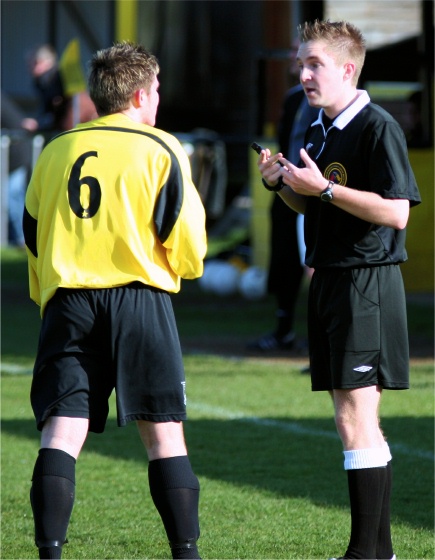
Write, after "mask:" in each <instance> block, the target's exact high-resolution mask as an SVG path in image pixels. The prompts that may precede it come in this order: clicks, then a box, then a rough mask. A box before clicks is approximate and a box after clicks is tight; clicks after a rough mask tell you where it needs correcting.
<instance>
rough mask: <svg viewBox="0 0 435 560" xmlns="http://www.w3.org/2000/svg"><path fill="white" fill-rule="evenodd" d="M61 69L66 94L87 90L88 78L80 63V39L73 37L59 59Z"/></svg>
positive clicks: (70, 94)
mask: <svg viewBox="0 0 435 560" xmlns="http://www.w3.org/2000/svg"><path fill="white" fill-rule="evenodd" d="M59 71H60V76H61V78H62V84H63V87H64V90H65V94H66V95H68V96H73V95H76V94H77V93H80V92H82V91H86V79H85V76H84V74H83V70H82V66H81V63H80V43H79V40H78V39H72V40H71V41H70V42H69V43H68V45H67V46H66V48H65V50H64V51H63V53H62V56H61V58H60V61H59Z"/></svg>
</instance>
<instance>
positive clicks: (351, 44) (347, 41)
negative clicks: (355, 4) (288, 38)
mask: <svg viewBox="0 0 435 560" xmlns="http://www.w3.org/2000/svg"><path fill="white" fill-rule="evenodd" d="M298 33H299V39H300V41H301V43H307V42H308V41H323V42H324V43H326V45H327V48H326V51H327V52H330V53H332V54H334V55H335V56H336V59H337V62H338V63H339V64H344V63H345V62H346V61H347V60H349V59H350V60H352V62H354V63H355V76H354V78H353V82H354V84H356V83H357V82H358V79H359V77H360V74H361V70H362V68H363V66H364V60H365V56H366V42H365V39H364V36H363V34H362V33H361V31H360V30H359V29H358V28H357V27H355V26H354V25H352V24H351V23H348V22H347V21H337V22H331V21H329V20H327V21H319V20H315V21H314V22H307V21H306V22H305V23H303V24H301V25H299V26H298Z"/></svg>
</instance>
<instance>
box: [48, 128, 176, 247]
mask: <svg viewBox="0 0 435 560" xmlns="http://www.w3.org/2000/svg"><path fill="white" fill-rule="evenodd" d="M93 130H109V131H112V132H124V133H125V132H131V133H133V134H140V135H142V136H147V137H148V138H151V139H152V140H154V141H155V142H157V143H158V144H160V146H162V147H163V148H164V149H165V150H166V151H167V152H168V153H169V155H170V157H171V169H170V171H169V176H168V179H167V181H166V184H165V185H163V187H162V189H161V191H160V193H159V196H158V199H157V203H156V207H155V208H154V223H155V226H156V229H157V236H158V238H159V240H160V241H161V243H164V242H165V241H166V240H167V238H168V237H169V235H170V233H171V231H172V229H173V227H174V225H175V224H176V222H177V220H178V216H179V215H180V211H181V206H182V204H183V175H182V173H181V169H180V165H179V163H178V159H177V157H176V155H175V154H174V152H173V151H172V150H171V149H170V148H169V146H168V145H167V144H166V143H165V142H164V141H163V140H162V139H161V138H159V137H158V136H155V135H154V134H150V133H149V132H143V131H141V130H135V129H132V128H124V127H120V126H95V127H90V128H74V129H72V130H67V131H65V132H62V133H61V134H58V135H57V136H56V137H55V138H52V139H51V140H50V142H52V141H53V140H55V139H56V138H59V137H60V136H65V135H66V134H72V133H75V132H87V131H89V132H92V131H93Z"/></svg>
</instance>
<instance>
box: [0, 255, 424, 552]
mask: <svg viewBox="0 0 435 560" xmlns="http://www.w3.org/2000/svg"><path fill="white" fill-rule="evenodd" d="M191 284H193V283H191ZM186 291H187V296H186V299H185V300H183V297H182V295H181V294H180V297H179V300H178V301H177V303H176V305H175V307H176V312H177V317H178V318H179V328H180V332H181V334H182V338H184V339H185V340H186V341H189V338H190V337H198V335H199V334H200V333H201V332H202V333H203V332H204V331H208V332H209V333H211V334H212V335H213V336H215V337H216V339H218V338H219V336H220V333H222V332H225V334H226V336H231V337H237V336H239V337H240V339H243V337H249V336H253V335H257V334H258V333H259V332H262V331H263V329H265V328H267V324H268V311H267V307H268V305H269V306H270V302H267V301H266V302H259V303H255V304H250V305H249V306H248V305H246V304H238V305H235V306H234V307H235V311H234V312H233V315H232V316H231V312H230V308H231V306H230V305H223V304H222V303H221V304H219V302H216V301H209V299H210V298H209V296H205V295H203V294H199V293H196V292H195V288H194V287H192V286H189V287H188V289H187V290H186ZM177 297H178V296H177ZM195 298H197V299H195ZM207 298H208V299H207ZM195 301H197V303H196V305H195ZM184 302H186V303H184ZM207 306H209V307H207ZM240 306H242V307H243V306H244V307H243V309H242V311H241V309H240ZM207 309H208V311H209V312H208V313H207ZM210 309H212V310H213V313H211V312H210ZM220 311H222V312H221V313H220ZM409 316H410V331H411V335H412V336H419V337H423V338H425V339H427V338H430V337H433V306H432V307H431V306H428V305H416V306H413V305H410V309H409ZM299 320H300V321H302V320H303V317H302V316H301V317H300V319H299ZM38 328H39V315H38V309H37V307H36V306H35V305H34V304H31V303H29V300H28V294H27V279H26V264H25V258H24V256H23V255H22V253H20V252H15V251H7V252H4V253H3V254H2V454H1V455H2V471H1V473H2V486H1V497H2V501H1V508H2V518H1V522H2V527H1V540H2V551H1V558H3V559H19V558H20V559H26V558H35V557H36V556H37V554H36V548H35V547H34V544H33V521H32V516H31V510H30V506H29V501H28V493H29V488H30V479H31V475H32V470H33V464H34V460H35V457H36V453H37V450H38V447H39V440H38V433H37V431H36V429H35V425H34V420H33V416H32V411H31V408H30V404H29V388H30V382H31V376H30V371H31V367H32V362H33V358H34V353H35V348H36V343H37V336H38ZM301 328H303V327H302V326H301ZM427 358H428V359H425V360H417V361H413V362H412V372H411V376H412V389H411V390H410V391H398V392H386V393H385V395H384V398H383V403H382V410H381V414H382V418H383V428H384V431H385V433H386V435H387V436H388V439H389V442H390V446H391V449H392V453H393V457H394V459H393V470H394V491H393V499H392V515H393V526H392V531H393V540H394V548H395V553H396V554H397V557H398V559H399V560H404V559H431V558H434V535H433V533H434V457H433V451H434V387H433V385H434V371H433V362H432V359H431V356H427ZM185 366H186V378H187V395H188V412H189V420H188V422H186V425H185V430H186V437H187V441H188V445H189V453H190V457H191V460H192V464H193V466H194V469H195V471H196V473H197V475H198V477H199V479H200V483H201V503H200V521H201V531H202V536H201V539H200V550H201V553H202V556H203V558H205V559H206V558H217V559H234V558H240V559H241V558H245V559H248V558H258V559H266V558H270V559H272V558H283V559H285V558H287V559H290V558H299V559H308V558H320V559H326V558H328V557H330V556H340V555H341V554H343V553H344V551H345V546H346V544H347V537H348V534H349V510H348V498H347V483H346V475H345V473H344V471H343V468H342V453H341V445H340V442H339V440H338V438H337V436H336V432H335V427H334V423H333V420H332V406H331V403H330V402H329V398H328V397H327V395H325V394H321V393H311V391H310V388H309V378H308V376H306V375H302V374H301V373H300V363H298V362H297V361H292V360H290V359H289V360H275V361H274V360H261V359H258V358H255V357H242V358H240V357H225V356H218V355H215V354H213V353H212V352H210V353H201V354H195V353H186V355H185ZM68 538H69V544H67V545H66V546H65V547H64V558H66V559H68V558H77V559H79V558H89V559H103V558H105V559H119V558H167V557H168V547H167V544H166V539H165V534H164V531H163V528H162V525H161V522H160V519H159V517H158V515H157V513H156V511H155V509H154V507H153V505H152V502H151V499H150V497H149V493H148V482H147V463H146V457H145V452H144V450H143V449H142V447H141V444H140V442H139V438H138V435H137V433H136V428H135V426H134V425H129V426H127V427H126V428H123V429H119V428H117V427H116V424H115V409H114V401H113V400H112V403H111V414H110V419H109V422H108V425H107V429H106V432H105V434H103V435H95V434H90V436H89V438H88V441H87V442H86V445H85V448H84V450H83V452H82V455H81V456H80V459H79V461H78V464H77V490H76V503H75V508H74V511H73V515H72V519H71V524H70V528H69V532H68Z"/></svg>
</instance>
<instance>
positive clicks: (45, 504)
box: [30, 448, 76, 558]
mask: <svg viewBox="0 0 435 560" xmlns="http://www.w3.org/2000/svg"><path fill="white" fill-rule="evenodd" d="M75 464H76V460H75V459H74V457H71V455H69V454H68V453H65V452H64V451H60V450H58V449H46V448H43V449H40V450H39V455H38V458H37V459H36V463H35V467H34V470H33V477H32V487H31V490H30V503H31V505H32V510H33V519H34V522H35V543H36V546H37V547H38V548H39V558H61V555H62V546H63V544H64V543H65V541H66V532H67V529H68V524H69V520H70V517H71V512H72V509H73V505H74V496H75Z"/></svg>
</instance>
